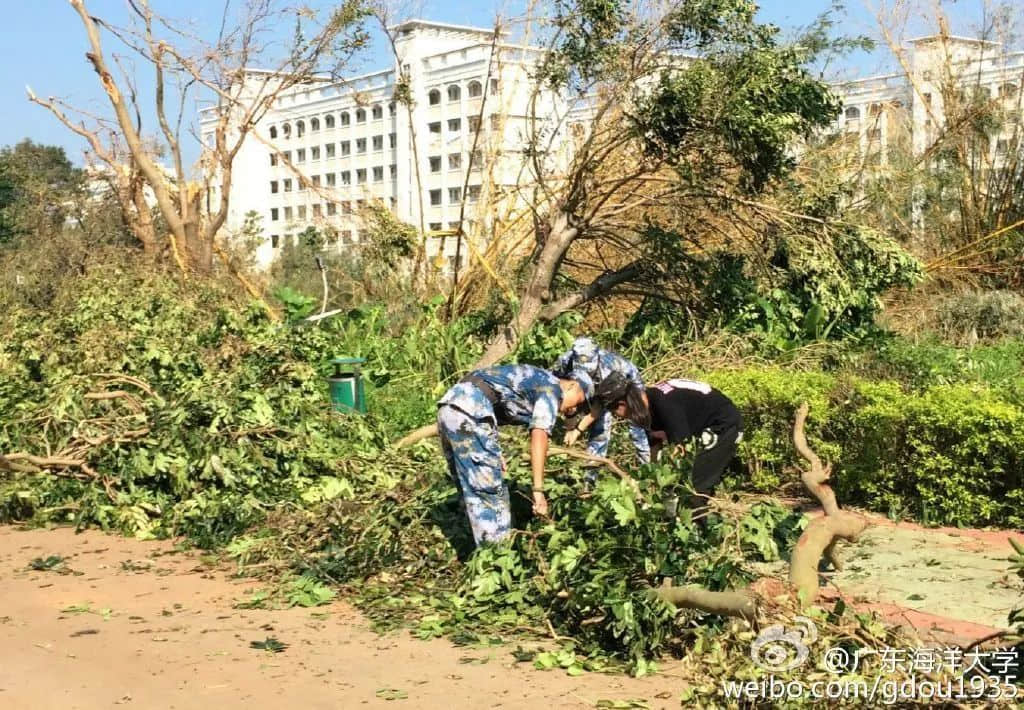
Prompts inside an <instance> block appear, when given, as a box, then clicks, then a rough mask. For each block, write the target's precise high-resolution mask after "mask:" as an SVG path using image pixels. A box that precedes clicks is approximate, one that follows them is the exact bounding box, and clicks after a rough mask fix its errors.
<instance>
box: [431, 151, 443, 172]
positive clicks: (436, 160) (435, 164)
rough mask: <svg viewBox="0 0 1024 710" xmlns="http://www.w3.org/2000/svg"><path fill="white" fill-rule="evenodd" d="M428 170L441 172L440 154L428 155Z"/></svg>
mask: <svg viewBox="0 0 1024 710" xmlns="http://www.w3.org/2000/svg"><path fill="white" fill-rule="evenodd" d="M430 172H432V173H439V172H441V156H440V155H432V156H430Z"/></svg>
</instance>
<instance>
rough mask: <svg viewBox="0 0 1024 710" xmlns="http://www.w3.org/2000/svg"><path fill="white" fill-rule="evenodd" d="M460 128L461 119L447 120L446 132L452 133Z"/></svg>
mask: <svg viewBox="0 0 1024 710" xmlns="http://www.w3.org/2000/svg"><path fill="white" fill-rule="evenodd" d="M461 128H462V119H461V118H449V119H448V130H449V131H451V132H452V133H454V132H455V131H458V130H460V129H461Z"/></svg>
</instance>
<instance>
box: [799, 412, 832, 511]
mask: <svg viewBox="0 0 1024 710" xmlns="http://www.w3.org/2000/svg"><path fill="white" fill-rule="evenodd" d="M809 410H810V407H809V406H808V404H807V402H804V403H803V404H801V405H800V408H799V409H798V410H797V411H796V421H795V423H794V424H793V445H794V446H796V450H797V453H799V454H800V455H801V456H802V457H804V459H806V460H807V462H808V463H809V464H810V465H811V468H810V470H809V471H804V472H803V473H802V474H800V480H802V481H803V484H804V486H806V487H807V490H808V492H810V494H811V495H812V496H814V497H815V498H817V500H818V502H819V503H821V507H822V508H823V509H824V510H825V515H835V514H836V513H838V512H839V503H837V502H836V494H835V493H834V492H833V491H832V487H831V486H829V485H828V484H827V483H826V481H828V479H829V477H830V476H831V475H832V466H831V464H829V465H827V466H823V465H822V464H821V459H820V458H818V455H817V454H816V453H814V452H813V451H812V450H811V447H810V446H808V445H807V437H806V436H804V422H805V421H806V420H807V412H808V411H809Z"/></svg>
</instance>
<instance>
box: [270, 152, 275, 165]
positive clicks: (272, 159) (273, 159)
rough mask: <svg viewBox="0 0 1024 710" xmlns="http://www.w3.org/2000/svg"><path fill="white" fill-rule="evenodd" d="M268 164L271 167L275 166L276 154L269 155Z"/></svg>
mask: <svg viewBox="0 0 1024 710" xmlns="http://www.w3.org/2000/svg"><path fill="white" fill-rule="evenodd" d="M270 164H271V165H272V166H273V165H277V153H271V154H270Z"/></svg>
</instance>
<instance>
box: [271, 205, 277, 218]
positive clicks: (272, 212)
mask: <svg viewBox="0 0 1024 710" xmlns="http://www.w3.org/2000/svg"><path fill="white" fill-rule="evenodd" d="M277 218H278V211H277V208H276V207H271V208H270V221H271V222H276V221H277Z"/></svg>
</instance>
